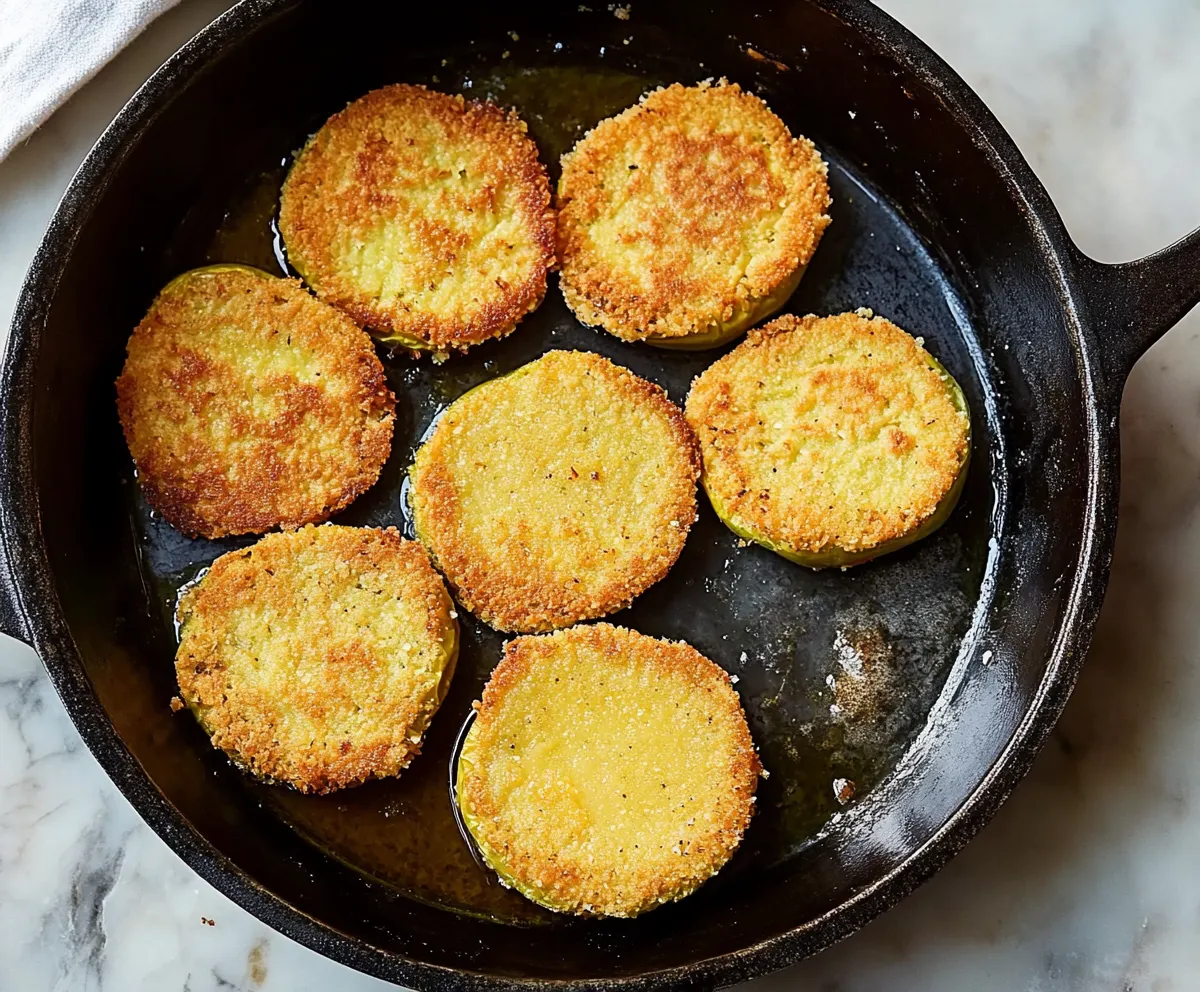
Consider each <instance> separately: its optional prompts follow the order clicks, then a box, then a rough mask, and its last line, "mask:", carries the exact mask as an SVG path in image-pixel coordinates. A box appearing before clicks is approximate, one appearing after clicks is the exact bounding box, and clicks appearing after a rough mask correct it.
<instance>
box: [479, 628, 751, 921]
mask: <svg viewBox="0 0 1200 992" xmlns="http://www.w3.org/2000/svg"><path fill="white" fill-rule="evenodd" d="M476 709H477V711H478V712H477V715H476V717H475V721H474V723H473V724H472V726H471V728H470V730H468V732H467V735H466V739H465V741H464V742H463V747H462V753H461V755H460V757H459V761H458V777H457V783H456V798H457V801H458V804H459V810H460V811H461V813H462V818H463V822H464V824H465V825H466V827H467V829H468V831H469V832H470V834H471V836H472V837H473V838H474V840H475V842H476V844H477V845H478V847H479V850H480V852H481V853H482V855H483V857H484V860H485V861H487V863H488V865H490V866H491V868H492V869H493V870H495V871H496V873H497V874H498V875H499V876H500V878H501V880H502V881H503V882H505V883H506V884H508V885H511V886H512V887H514V888H516V889H517V890H518V891H519V892H521V893H522V894H523V895H525V896H527V897H528V898H530V899H532V900H533V901H534V902H536V903H539V904H541V905H542V906H545V907H547V908H548V909H553V910H557V911H559V912H563V913H579V914H586V915H592V916H636V915H637V914H639V913H643V912H645V911H646V910H648V909H653V908H654V907H655V906H658V905H660V904H662V903H664V902H671V901H673V900H676V899H682V898H683V897H684V896H686V895H688V894H690V893H691V892H694V891H695V890H696V889H697V888H698V887H699V886H700V885H701V884H703V883H704V882H705V881H706V880H707V879H709V878H711V877H712V876H713V875H714V874H716V872H717V871H718V870H719V869H720V868H721V866H722V865H724V864H725V863H726V862H727V861H728V860H729V858H730V856H731V855H732V854H733V852H734V851H735V850H736V849H737V846H738V844H739V843H741V840H742V835H743V833H744V832H745V830H746V827H747V826H748V825H749V823H750V814H751V811H752V809H753V803H754V789H755V786H756V784H757V780H758V776H759V774H760V773H761V771H762V766H761V765H760V764H759V760H758V755H757V754H756V753H755V750H754V742H753V741H752V740H751V738H750V730H749V728H748V727H747V726H746V717H745V715H744V714H743V712H742V706H741V703H740V701H739V700H738V697H737V694H736V693H735V692H734V691H733V687H732V686H731V685H730V680H729V676H728V675H727V674H726V673H725V672H724V671H723V670H722V669H721V668H719V667H718V666H717V665H715V664H713V662H711V661H709V660H708V659H707V658H705V657H704V656H703V655H702V654H700V652H699V651H697V650H696V649H695V648H693V647H691V646H689V645H687V644H685V643H684V642H682V641H660V640H657V639H655V638H653V637H647V636H646V635H644V634H639V633H636V632H634V631H632V630H625V629H624V628H622V627H613V626H611V625H609V624H604V623H601V624H595V625H589V626H580V627H572V628H570V629H569V630H562V631H558V632H556V633H554V634H549V635H543V636H541V637H518V638H517V639H516V640H514V641H512V642H511V643H509V644H508V646H507V647H506V649H505V652H504V657H503V659H502V660H501V661H500V664H499V665H497V666H496V670H495V671H494V672H493V673H492V677H491V680H490V681H489V682H488V684H487V687H486V688H485V689H484V691H483V701H482V702H481V703H477V704H476Z"/></svg>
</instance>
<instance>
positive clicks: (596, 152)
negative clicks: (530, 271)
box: [557, 81, 831, 341]
mask: <svg viewBox="0 0 1200 992" xmlns="http://www.w3.org/2000/svg"><path fill="white" fill-rule="evenodd" d="M830 202H831V201H830V198H829V184H828V182H827V181H826V167H825V163H824V162H823V161H822V160H821V156H820V155H819V154H818V152H817V150H816V148H815V147H813V144H812V142H810V141H808V140H807V139H806V138H794V137H792V135H791V134H790V133H789V132H788V129H787V127H786V126H785V125H784V123H783V121H781V120H780V119H779V118H778V117H776V116H775V115H774V114H773V113H771V111H770V110H769V109H768V108H767V106H766V104H764V103H763V102H762V100H760V99H759V98H758V97H756V96H754V95H753V94H750V93H745V92H743V91H742V89H741V88H740V87H739V86H737V85H736V84H732V85H731V84H728V83H725V82H724V81H722V82H720V83H717V84H710V83H701V84H700V85H699V86H692V87H685V86H681V85H679V84H678V83H676V84H674V85H672V86H669V87H667V88H666V89H660V90H656V91H655V92H653V93H650V94H649V95H648V96H646V97H644V98H643V99H642V101H641V103H639V104H637V105H636V106H634V107H631V108H629V109H628V110H626V111H624V112H623V113H621V114H618V115H617V116H616V117H611V118H609V119H608V120H605V121H601V122H600V123H599V124H597V125H596V127H595V128H593V129H592V130H591V131H590V132H588V134H587V135H585V136H584V137H583V139H582V140H581V141H580V142H579V143H578V144H577V145H576V146H575V148H574V150H572V151H571V152H569V153H568V154H567V155H564V156H563V171H562V179H561V181H560V182H559V186H558V199H557V206H558V255H559V264H560V266H561V270H562V272H561V279H560V282H561V285H562V290H563V296H564V297H565V298H566V301H567V304H568V305H569V306H570V307H571V309H572V310H574V311H575V314H576V315H577V316H578V317H579V319H580V320H582V321H583V322H584V323H586V324H593V325H598V326H600V327H603V328H604V329H605V330H607V331H609V332H611V333H612V334H615V335H617V336H618V337H621V338H625V339H626V340H629V341H636V340H642V339H644V338H647V337H651V336H653V337H660V338H678V337H684V336H687V335H695V334H703V333H706V332H707V333H712V332H713V331H714V329H720V328H722V327H731V326H733V325H734V324H736V323H739V322H741V321H745V320H747V319H749V320H751V321H752V320H755V319H761V318H762V317H764V316H766V313H765V312H763V310H764V303H765V304H766V306H765V309H766V311H767V312H769V311H770V310H772V309H778V308H779V306H781V305H782V304H783V302H784V299H774V297H776V296H777V295H778V294H779V292H780V290H782V289H784V288H786V287H787V285H788V284H789V280H790V279H792V277H794V276H795V274H796V273H797V271H798V270H801V269H802V268H803V266H805V265H806V264H807V263H808V260H809V259H810V258H811V257H812V255H813V252H814V251H816V248H817V242H818V241H820V238H821V233H822V232H823V231H824V230H825V227H826V226H827V225H828V224H829V217H828V216H827V214H826V210H827V209H828V207H829V204H830ZM791 288H794V285H792V286H791ZM789 291H790V290H789ZM785 295H786V294H785Z"/></svg>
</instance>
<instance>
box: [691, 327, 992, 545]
mask: <svg viewBox="0 0 1200 992" xmlns="http://www.w3.org/2000/svg"><path fill="white" fill-rule="evenodd" d="M686 410H687V418H688V422H689V423H690V424H691V425H692V427H693V429H694V430H695V431H696V435H697V437H698V438H699V439H700V447H701V451H702V453H703V457H704V473H703V476H702V482H703V485H704V489H705V491H706V492H707V493H708V496H709V500H710V501H711V502H712V505H713V509H714V510H716V512H717V515H718V516H719V517H721V519H722V520H723V521H724V522H725V523H726V524H727V525H728V526H729V527H730V529H731V530H733V531H734V532H736V533H737V534H739V535H741V536H742V537H745V538H748V539H749V540H752V541H757V542H758V543H760V544H763V545H765V546H766V547H768V548H770V549H772V550H773V551H777V552H779V553H780V554H782V555H784V556H785V557H787V558H790V559H792V560H793V561H797V562H799V563H800V564H802V565H812V566H815V567H821V566H828V565H843V566H844V565H852V564H855V563H857V562H861V561H867V560H869V559H871V558H875V557H878V556H879V555H881V554H886V553H887V552H889V551H895V550H896V549H898V548H901V547H903V546H904V545H906V544H911V543H912V542H913V541H916V540H918V539H920V538H922V537H924V536H926V535H928V534H930V533H932V531H934V530H936V529H937V528H938V527H939V526H941V524H942V523H944V522H945V520H946V518H947V517H948V516H949V515H950V511H951V510H953V509H954V504H955V503H956V502H957V500H958V496H959V493H960V492H961V490H962V485H963V480H964V479H965V478H966V472H967V462H968V460H969V458H970V451H971V425H970V415H969V413H968V410H967V403H966V400H965V398H964V397H963V393H962V390H961V389H960V388H959V387H958V384H957V383H956V382H955V381H954V379H953V378H951V376H950V374H949V373H948V372H947V371H946V370H945V369H944V368H942V366H941V365H940V364H939V363H938V362H937V360H936V359H934V358H933V356H932V355H930V354H929V352H927V351H926V350H925V349H924V348H923V347H922V346H921V344H920V343H919V342H918V341H917V340H916V339H914V338H913V337H912V336H911V335H910V334H907V333H905V332H904V331H902V330H901V329H900V328H899V327H897V326H896V325H895V324H893V323H891V321H888V320H885V319H883V318H882V317H872V315H871V312H870V311H869V310H860V311H857V312H856V313H843V314H839V315H838V316H835V317H813V316H809V317H792V316H785V317H780V318H778V319H777V320H773V321H771V322H770V323H769V324H767V325H765V326H763V327H761V328H758V329H757V330H754V331H751V332H750V334H749V335H748V336H747V338H746V340H745V341H744V342H742V343H741V344H740V345H738V347H736V348H735V349H734V350H733V351H731V352H730V353H729V354H728V355H725V356H724V357H723V358H720V359H718V360H717V361H716V362H714V363H713V364H712V365H711V366H710V367H709V368H708V369H707V370H705V372H704V373H703V374H702V375H700V376H699V377H697V379H696V381H695V382H694V383H693V384H692V389H691V392H690V393H689V394H688V399H687V408H686Z"/></svg>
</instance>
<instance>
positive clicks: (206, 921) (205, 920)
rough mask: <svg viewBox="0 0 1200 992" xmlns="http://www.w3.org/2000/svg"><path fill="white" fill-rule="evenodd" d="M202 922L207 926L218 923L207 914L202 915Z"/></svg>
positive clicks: (213, 925)
mask: <svg viewBox="0 0 1200 992" xmlns="http://www.w3.org/2000/svg"><path fill="white" fill-rule="evenodd" d="M200 923H201V924H202V925H203V926H206V927H215V926H216V925H217V921H216V920H210V919H209V918H208V917H207V916H202V917H200Z"/></svg>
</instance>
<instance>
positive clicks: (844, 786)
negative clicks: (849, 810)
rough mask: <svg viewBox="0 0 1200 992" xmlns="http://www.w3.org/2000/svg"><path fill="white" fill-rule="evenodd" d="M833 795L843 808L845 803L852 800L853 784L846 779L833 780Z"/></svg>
mask: <svg viewBox="0 0 1200 992" xmlns="http://www.w3.org/2000/svg"><path fill="white" fill-rule="evenodd" d="M833 795H834V797H835V798H836V799H837V801H838V802H839V803H841V805H843V806H845V805H846V803H848V802H849V801H850V800H851V799H853V798H854V783H853V782H851V781H850V779H848V778H835V779H834V780H833Z"/></svg>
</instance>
